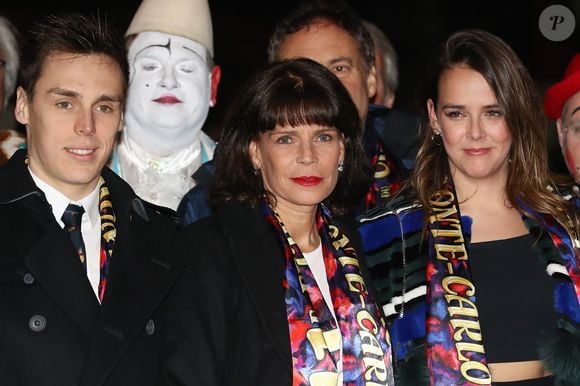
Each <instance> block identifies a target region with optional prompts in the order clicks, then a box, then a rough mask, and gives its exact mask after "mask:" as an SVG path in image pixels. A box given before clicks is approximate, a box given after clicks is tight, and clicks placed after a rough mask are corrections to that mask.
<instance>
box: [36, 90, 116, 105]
mask: <svg viewBox="0 0 580 386" xmlns="http://www.w3.org/2000/svg"><path fill="white" fill-rule="evenodd" d="M46 93H47V94H56V95H61V96H65V97H70V98H77V99H82V95H81V94H79V93H78V92H76V91H72V90H67V89H65V88H60V87H53V88H51V89H48V91H47V92H46ZM105 101H106V102H122V101H123V98H122V97H121V96H120V95H116V94H115V95H107V94H103V95H101V96H99V97H98V98H97V99H96V102H105Z"/></svg>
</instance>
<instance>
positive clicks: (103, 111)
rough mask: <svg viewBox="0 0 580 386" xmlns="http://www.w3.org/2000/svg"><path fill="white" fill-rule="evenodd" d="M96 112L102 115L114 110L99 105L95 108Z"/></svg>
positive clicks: (107, 106)
mask: <svg viewBox="0 0 580 386" xmlns="http://www.w3.org/2000/svg"><path fill="white" fill-rule="evenodd" d="M97 110H98V111H100V112H102V113H111V112H113V111H114V109H113V108H112V107H111V106H109V105H99V106H97Z"/></svg>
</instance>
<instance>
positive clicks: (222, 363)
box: [163, 203, 372, 386]
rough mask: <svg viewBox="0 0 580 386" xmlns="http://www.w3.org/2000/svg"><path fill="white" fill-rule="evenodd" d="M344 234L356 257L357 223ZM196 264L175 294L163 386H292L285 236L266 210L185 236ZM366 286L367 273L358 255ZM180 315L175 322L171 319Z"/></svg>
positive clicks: (205, 223)
mask: <svg viewBox="0 0 580 386" xmlns="http://www.w3.org/2000/svg"><path fill="white" fill-rule="evenodd" d="M345 225H346V221H342V222H341V224H340V226H341V229H342V230H343V231H344V232H345V233H346V234H347V236H348V237H349V238H350V239H351V241H352V242H353V245H354V246H355V248H356V250H357V251H362V248H360V238H359V236H358V232H356V228H355V223H354V221H352V222H349V224H348V225H350V227H349V226H345ZM178 245H179V249H180V253H182V254H185V255H189V256H191V258H190V260H191V263H190V264H189V266H188V267H187V268H186V269H185V271H184V274H183V275H182V276H181V277H180V279H179V282H178V285H177V286H176V288H175V290H174V291H173V293H172V295H170V300H169V305H168V307H169V309H173V308H174V309H179V310H181V313H179V314H178V313H176V312H170V313H169V314H168V315H170V320H169V321H168V328H167V331H168V332H169V333H171V334H172V337H170V338H169V343H168V345H169V346H170V347H171V349H172V351H171V354H170V357H169V358H168V362H167V366H166V368H165V372H164V374H163V375H164V381H165V382H167V383H171V384H178V385H220V386H221V385H223V386H232V385H236V386H272V385H276V386H290V385H292V358H291V351H290V335H289V331H288V319H287V315H286V305H285V300H284V289H283V287H282V279H283V277H284V267H285V259H284V256H283V254H282V248H281V246H280V243H279V241H278V236H277V234H276V233H275V231H274V230H273V228H272V227H271V225H270V224H268V223H267V222H266V220H265V219H264V218H263V216H262V215H261V213H260V212H259V210H256V209H253V208H251V207H249V206H246V205H244V204H240V203H229V204H225V205H223V206H222V207H221V208H218V209H217V210H216V211H215V213H214V214H213V215H212V216H210V217H208V218H205V219H203V220H200V221H198V222H196V223H193V224H191V225H189V226H187V227H186V228H185V229H184V232H183V234H182V240H181V242H180V243H178ZM359 261H360V263H361V270H362V273H363V276H364V278H365V280H367V286H368V287H372V285H371V283H370V282H369V281H368V280H370V279H369V276H368V270H367V269H366V266H364V259H362V256H361V255H360V254H359ZM171 316H173V317H171Z"/></svg>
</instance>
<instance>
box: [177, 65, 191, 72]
mask: <svg viewBox="0 0 580 386" xmlns="http://www.w3.org/2000/svg"><path fill="white" fill-rule="evenodd" d="M177 69H178V70H179V71H180V72H183V73H184V74H191V73H193V72H194V68H193V67H192V66H179V67H178V68H177Z"/></svg>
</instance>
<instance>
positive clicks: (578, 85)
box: [544, 53, 580, 119]
mask: <svg viewBox="0 0 580 386" xmlns="http://www.w3.org/2000/svg"><path fill="white" fill-rule="evenodd" d="M579 91H580V53H578V54H575V55H574V56H573V57H572V60H571V61H570V63H569V64H568V68H566V72H565V73H564V79H562V81H560V82H558V83H556V84H555V85H553V86H552V87H550V88H549V89H548V91H547V92H546V99H545V100H544V111H545V112H546V115H547V116H548V117H550V118H552V119H558V118H560V117H561V116H562V109H563V108H564V104H566V101H567V100H568V99H570V97H571V96H573V95H574V94H576V93H577V92H579Z"/></svg>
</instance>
